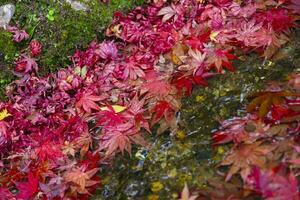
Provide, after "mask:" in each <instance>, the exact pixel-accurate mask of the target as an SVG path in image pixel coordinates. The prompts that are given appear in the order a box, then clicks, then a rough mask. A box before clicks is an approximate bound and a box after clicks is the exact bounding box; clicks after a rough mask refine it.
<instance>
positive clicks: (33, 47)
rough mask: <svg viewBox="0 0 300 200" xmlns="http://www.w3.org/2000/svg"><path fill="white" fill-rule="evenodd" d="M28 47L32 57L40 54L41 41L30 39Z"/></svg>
mask: <svg viewBox="0 0 300 200" xmlns="http://www.w3.org/2000/svg"><path fill="white" fill-rule="evenodd" d="M29 47H30V51H31V55H32V56H33V57H36V56H38V55H40V53H41V51H42V45H41V43H39V41H37V40H32V41H31V42H30V44H29Z"/></svg>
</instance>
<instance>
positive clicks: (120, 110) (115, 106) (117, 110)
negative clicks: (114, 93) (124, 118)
mask: <svg viewBox="0 0 300 200" xmlns="http://www.w3.org/2000/svg"><path fill="white" fill-rule="evenodd" d="M111 107H112V108H113V110H114V111H115V112H116V113H120V112H123V111H124V110H125V109H126V107H124V106H119V105H112V106H111ZM100 110H109V108H108V107H107V106H104V107H101V108H100Z"/></svg>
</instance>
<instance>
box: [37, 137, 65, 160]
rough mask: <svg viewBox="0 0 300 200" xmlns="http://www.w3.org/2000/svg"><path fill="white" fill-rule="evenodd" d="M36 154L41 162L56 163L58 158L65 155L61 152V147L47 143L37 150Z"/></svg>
mask: <svg viewBox="0 0 300 200" xmlns="http://www.w3.org/2000/svg"><path fill="white" fill-rule="evenodd" d="M35 153H36V155H37V156H38V158H39V159H40V161H45V160H52V161H55V160H57V158H59V157H62V156H63V154H62V152H61V151H60V145H57V144H55V143H53V142H50V141H46V142H44V143H43V144H41V145H40V146H39V147H37V148H36V149H35Z"/></svg>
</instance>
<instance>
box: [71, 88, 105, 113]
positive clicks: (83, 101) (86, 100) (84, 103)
mask: <svg viewBox="0 0 300 200" xmlns="http://www.w3.org/2000/svg"><path fill="white" fill-rule="evenodd" d="M103 99H105V97H101V96H96V95H93V94H92V93H85V94H84V93H83V94H81V96H80V98H79V100H78V101H77V102H76V107H77V108H83V110H84V111H85V112H87V113H91V112H92V109H94V110H99V106H98V105H97V104H96V103H95V102H97V101H101V100H103Z"/></svg>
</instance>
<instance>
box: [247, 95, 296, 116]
mask: <svg viewBox="0 0 300 200" xmlns="http://www.w3.org/2000/svg"><path fill="white" fill-rule="evenodd" d="M289 96H295V94H293V93H292V92H289V91H278V92H276V91H275V92H272V91H265V92H257V93H255V94H253V95H252V97H254V99H253V100H252V101H251V102H250V104H249V105H248V106H247V111H248V112H253V111H254V110H256V108H257V107H258V114H259V117H261V118H263V117H265V116H266V115H267V114H268V112H269V111H270V108H271V106H272V105H274V106H278V105H282V104H283V103H285V101H286V99H285V98H286V97H289Z"/></svg>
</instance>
